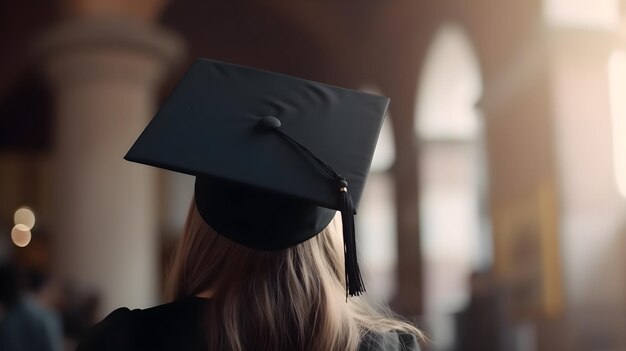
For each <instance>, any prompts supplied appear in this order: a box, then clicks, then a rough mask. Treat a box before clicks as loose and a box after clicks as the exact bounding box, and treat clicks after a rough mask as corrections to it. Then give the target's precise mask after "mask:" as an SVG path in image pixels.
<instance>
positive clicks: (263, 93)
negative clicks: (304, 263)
mask: <svg viewBox="0 0 626 351" xmlns="http://www.w3.org/2000/svg"><path fill="white" fill-rule="evenodd" d="M388 104H389V99H388V98H385V97H382V96H377V95H372V94H368V93H364V92H359V91H353V90H349V89H344V88H339V87H335V86H331V85H328V84H323V83H318V82H313V81H309V80H305V79H300V78H296V77H292V76H288V75H284V74H278V73H273V72H268V71H263V70H259V69H254V68H249V67H244V66H239V65H234V64H228V63H223V62H218V61H214V60H208V59H203V58H200V59H197V60H196V61H195V63H194V64H193V65H192V67H191V68H190V69H189V71H188V72H187V73H186V74H185V75H184V77H183V78H182V80H181V81H180V82H179V83H178V85H177V87H176V89H175V90H174V91H173V93H172V94H171V95H170V97H169V98H168V99H167V101H166V102H165V104H164V105H163V106H162V107H161V109H160V110H159V111H158V113H157V114H156V116H155V117H154V118H153V119H152V121H151V122H150V123H149V125H148V126H147V127H146V129H145V130H144V131H143V133H142V134H141V136H140V137H139V138H138V139H137V141H136V142H135V144H134V145H133V146H132V148H131V149H130V151H128V154H127V155H126V157H125V158H126V159H127V160H129V161H133V162H138V163H143V164H148V165H152V166H156V167H159V168H164V169H168V170H172V171H177V172H182V173H186V174H191V175H194V176H196V182H195V202H196V206H197V208H198V211H199V213H200V215H201V216H202V218H203V219H204V220H205V221H206V223H207V224H208V225H209V226H211V227H212V228H213V229H215V230H216V231H217V232H218V233H220V234H221V235H224V236H226V237H227V238H229V239H231V240H232V241H234V242H237V243H239V244H241V245H244V246H247V247H250V248H253V249H258V250H281V249H285V248H287V247H290V246H294V245H297V244H299V243H301V242H303V241H306V240H308V239H310V238H312V237H314V236H315V235H317V234H318V233H319V232H321V231H322V230H323V229H324V228H326V226H328V224H329V223H330V221H331V220H332V218H333V217H334V214H335V212H336V210H339V211H341V215H342V222H343V239H344V253H345V265H346V289H347V293H348V294H349V295H350V296H354V295H360V294H361V293H362V292H364V291H365V288H364V286H363V281H362V279H361V275H360V271H359V267H358V262H357V254H356V243H355V230H354V218H353V216H354V214H356V212H355V208H356V207H357V206H358V203H359V200H360V198H361V194H362V192H363V187H364V185H365V181H366V178H367V175H368V172H369V168H370V164H371V161H372V157H373V154H374V149H375V147H376V142H377V139H378V134H379V132H380V128H381V126H382V122H383V119H384V116H385V112H386V110H387V106H388Z"/></svg>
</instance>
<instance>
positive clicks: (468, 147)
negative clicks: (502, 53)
mask: <svg viewBox="0 0 626 351" xmlns="http://www.w3.org/2000/svg"><path fill="white" fill-rule="evenodd" d="M481 93H482V82H481V75H480V68H479V65H478V61H477V58H476V55H475V53H474V51H473V48H472V46H471V44H470V42H469V40H468V38H467V36H466V34H465V32H464V30H463V29H462V28H460V27H459V26H457V25H454V24H446V25H443V26H442V27H441V28H440V29H439V30H438V32H437V33H436V35H435V37H434V39H433V42H432V44H431V47H430V49H429V51H428V52H427V56H426V60H425V63H424V67H423V70H422V75H421V81H420V87H419V96H418V99H417V106H416V113H415V116H416V118H417V120H416V123H415V125H416V133H417V136H418V138H419V140H420V172H421V174H420V178H421V184H420V193H421V197H420V211H421V216H420V220H421V227H422V230H421V231H422V247H423V257H424V264H425V265H424V279H425V282H424V283H425V284H424V287H425V300H426V301H425V306H426V310H425V313H426V320H427V323H428V324H429V326H430V328H429V329H430V332H431V334H432V337H433V339H434V340H437V346H439V347H441V348H442V349H447V348H448V347H450V346H451V345H450V344H451V343H452V341H453V319H452V314H453V313H455V312H457V311H459V310H460V309H462V308H463V307H464V305H465V304H466V303H467V299H468V297H469V287H468V276H469V275H470V273H471V272H472V271H473V270H476V269H478V268H480V267H481V266H483V265H484V264H486V263H487V261H488V260H489V257H490V253H491V249H490V241H489V240H488V235H485V233H484V226H483V224H482V222H483V221H481V218H482V215H481V213H484V212H486V211H481V199H484V197H483V196H484V194H483V195H481V193H482V191H481V189H482V187H481V184H484V180H483V179H482V178H484V174H485V173H486V172H485V170H484V168H485V167H484V162H483V147H482V127H481V118H480V113H479V111H478V110H477V109H476V108H475V106H476V103H477V102H478V100H479V98H480V96H481Z"/></svg>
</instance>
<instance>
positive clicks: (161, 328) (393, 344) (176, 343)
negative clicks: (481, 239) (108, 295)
mask: <svg viewBox="0 0 626 351" xmlns="http://www.w3.org/2000/svg"><path fill="white" fill-rule="evenodd" d="M210 301H211V300H208V299H203V298H197V297H191V298H186V299H182V300H179V301H175V302H171V303H168V304H164V305H159V306H156V307H152V308H148V309H145V310H139V309H137V310H132V311H131V310H129V309H128V308H119V309H117V310H115V311H113V312H112V313H111V314H109V315H108V316H107V317H106V318H105V319H104V320H102V321H101V322H100V323H98V324H96V325H95V326H94V327H93V328H92V329H91V330H90V331H89V333H88V334H87V336H86V337H85V338H84V339H83V340H82V341H81V343H80V345H79V346H78V348H77V350H76V351H111V350H115V351H130V350H151V351H171V350H176V351H178V350H180V351H185V350H189V351H206V350H207V343H206V339H205V336H204V335H205V334H204V333H205V331H204V330H203V328H202V311H203V310H204V307H205V304H207V303H210ZM379 350H385V351H387V350H391V351H418V350H419V347H418V343H417V339H416V337H415V336H414V335H410V334H404V333H395V332H390V333H385V334H372V335H370V336H368V337H367V338H366V340H364V341H363V342H362V343H361V346H360V347H359V351H379Z"/></svg>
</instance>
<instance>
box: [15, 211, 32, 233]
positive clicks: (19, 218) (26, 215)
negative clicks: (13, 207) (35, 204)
mask: <svg viewBox="0 0 626 351" xmlns="http://www.w3.org/2000/svg"><path fill="white" fill-rule="evenodd" d="M13 222H14V224H23V225H25V226H26V227H28V229H29V230H30V229H33V227H34V226H35V213H34V212H33V210H31V209H30V208H28V207H20V208H18V209H17V211H15V214H14V215H13Z"/></svg>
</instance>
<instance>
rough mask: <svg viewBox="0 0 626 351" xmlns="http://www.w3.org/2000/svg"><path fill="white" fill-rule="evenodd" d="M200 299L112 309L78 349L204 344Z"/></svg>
mask: <svg viewBox="0 0 626 351" xmlns="http://www.w3.org/2000/svg"><path fill="white" fill-rule="evenodd" d="M204 305H206V302H205V301H204V300H201V299H194V298H189V299H183V300H179V301H174V302H170V303H166V304H162V305H158V306H155V307H151V308H147V309H134V310H130V309H128V308H126V307H124V308H118V309H116V310H115V311H113V312H111V313H110V314H109V315H108V316H107V317H106V318H104V319H103V320H102V321H101V322H99V323H98V324H96V325H95V326H93V327H92V328H91V329H90V330H89V332H88V333H87V335H86V336H85V337H84V338H83V339H82V340H81V342H80V345H79V346H78V348H77V350H76V351H105V350H106V351H108V350H122V351H124V350H137V349H142V350H143V349H146V350H148V349H150V350H160V349H164V350H175V349H176V348H175V347H174V348H171V347H173V346H175V345H185V346H186V347H187V349H190V350H192V349H196V348H193V347H191V346H190V345H193V346H194V347H195V346H196V345H199V344H201V343H202V340H203V339H202V338H203V333H202V329H201V327H202V325H201V319H200V316H201V313H200V312H201V311H202V308H201V307H202V306H204Z"/></svg>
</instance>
